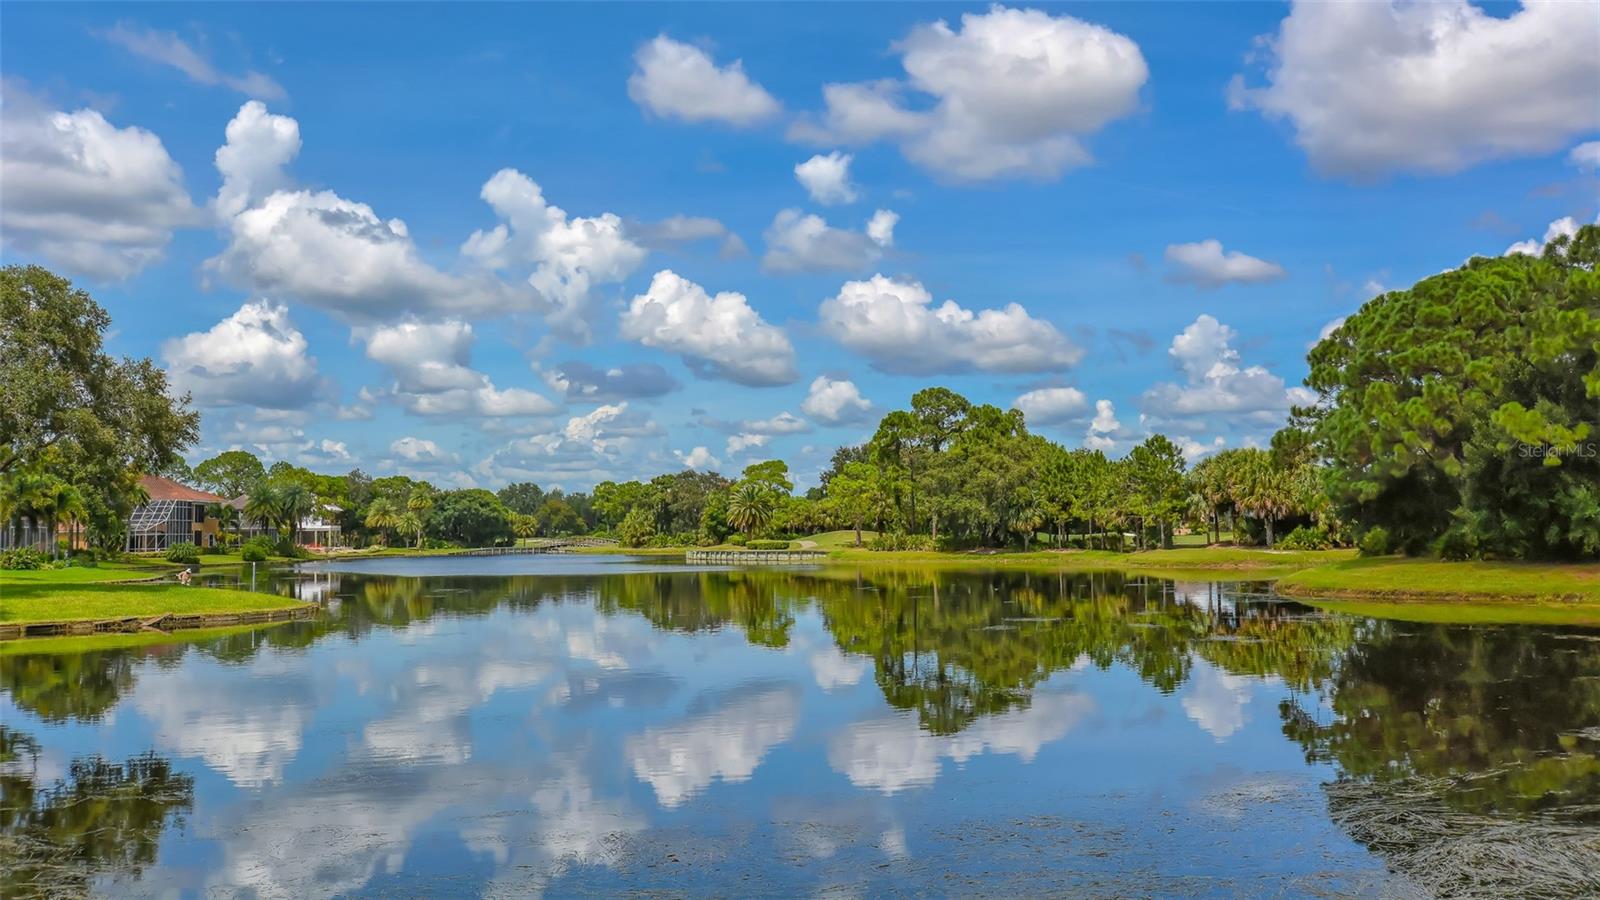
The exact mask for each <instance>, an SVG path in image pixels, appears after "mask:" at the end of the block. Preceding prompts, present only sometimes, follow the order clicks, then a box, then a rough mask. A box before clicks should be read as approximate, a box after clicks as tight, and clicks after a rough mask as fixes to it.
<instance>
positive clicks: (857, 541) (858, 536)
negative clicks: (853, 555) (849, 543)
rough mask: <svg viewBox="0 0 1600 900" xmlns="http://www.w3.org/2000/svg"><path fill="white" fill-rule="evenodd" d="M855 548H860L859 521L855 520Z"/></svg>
mask: <svg viewBox="0 0 1600 900" xmlns="http://www.w3.org/2000/svg"><path fill="white" fill-rule="evenodd" d="M856 546H857V547H859V546H861V520H860V519H857V520H856Z"/></svg>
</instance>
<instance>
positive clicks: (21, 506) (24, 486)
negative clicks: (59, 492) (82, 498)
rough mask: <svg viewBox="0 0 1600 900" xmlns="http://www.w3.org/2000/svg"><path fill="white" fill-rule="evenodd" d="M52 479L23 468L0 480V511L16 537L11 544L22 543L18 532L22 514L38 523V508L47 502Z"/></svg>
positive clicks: (39, 516)
mask: <svg viewBox="0 0 1600 900" xmlns="http://www.w3.org/2000/svg"><path fill="white" fill-rule="evenodd" d="M54 480H55V479H54V478H53V477H52V476H50V475H46V474H44V473H42V472H38V471H33V470H30V469H24V470H22V471H19V472H16V473H15V474H13V475H12V476H10V477H9V478H6V479H4V481H0V512H3V513H4V515H5V520H6V521H7V523H9V525H10V526H11V528H12V531H13V536H14V537H15V538H16V539H15V540H13V541H12V545H13V546H16V545H20V544H21V543H22V540H21V536H20V534H18V532H19V531H20V529H21V527H22V517H23V516H25V515H26V516H28V517H30V518H32V519H33V520H34V524H35V525H38V524H39V519H40V518H41V515H40V512H39V511H40V508H41V507H44V506H47V505H48V504H49V496H50V491H51V487H52V485H51V482H52V481H54Z"/></svg>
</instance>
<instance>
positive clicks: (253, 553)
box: [239, 536, 278, 562]
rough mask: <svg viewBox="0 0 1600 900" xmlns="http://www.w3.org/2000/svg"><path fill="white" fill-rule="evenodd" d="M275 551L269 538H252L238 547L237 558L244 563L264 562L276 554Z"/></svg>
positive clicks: (274, 546)
mask: <svg viewBox="0 0 1600 900" xmlns="http://www.w3.org/2000/svg"><path fill="white" fill-rule="evenodd" d="M277 549H278V548H277V545H276V544H274V543H273V542H272V539H271V538H269V537H265V536H259V537H253V538H251V539H250V540H248V541H245V542H244V543H243V544H240V545H239V556H240V558H241V559H243V560H244V561H245V562H266V561H267V557H269V556H271V555H273V554H274V553H275V552H277Z"/></svg>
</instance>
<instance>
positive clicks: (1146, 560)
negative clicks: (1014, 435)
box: [828, 547, 1354, 579]
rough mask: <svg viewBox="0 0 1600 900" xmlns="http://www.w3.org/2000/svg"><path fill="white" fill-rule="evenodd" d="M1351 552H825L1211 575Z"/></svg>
mask: <svg viewBox="0 0 1600 900" xmlns="http://www.w3.org/2000/svg"><path fill="white" fill-rule="evenodd" d="M1353 555H1354V551H1351V550H1263V549H1255V548H1250V547H1180V548H1176V549H1172V550H1143V551H1139V552H1136V553H1114V552H1112V551H1109V550H1035V551H1031V552H1028V553H1020V552H981V551H973V552H945V551H921V550H905V551H877V550H863V549H857V548H845V549H840V550H832V551H830V552H829V555H828V561H829V562H831V563H853V564H860V565H870V566H873V567H878V568H882V567H896V566H917V567H934V568H953V569H1012V568H1021V569H1051V570H1056V569H1066V570H1070V571H1075V572H1108V571H1141V572H1150V573H1152V574H1157V573H1163V574H1170V573H1182V574H1200V573H1204V574H1208V575H1210V576H1211V577H1215V578H1221V579H1228V578H1233V577H1237V578H1252V579H1255V578H1275V577H1278V576H1280V575H1286V574H1289V573H1291V572H1297V571H1299V570H1301V569H1305V568H1307V567H1310V566H1321V565H1325V564H1327V563H1330V562H1334V561H1337V560H1346V559H1349V558H1351V557H1352V556H1353Z"/></svg>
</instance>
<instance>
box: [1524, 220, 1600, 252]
mask: <svg viewBox="0 0 1600 900" xmlns="http://www.w3.org/2000/svg"><path fill="white" fill-rule="evenodd" d="M1595 221H1596V224H1600V219H1596V220H1595ZM1577 233H1578V220H1577V219H1574V218H1573V217H1572V216H1562V217H1561V218H1559V219H1557V220H1555V221H1554V222H1551V223H1550V225H1549V226H1548V227H1547V228H1545V230H1544V239H1543V240H1537V241H1535V240H1526V241H1517V242H1516V243H1515V244H1512V245H1511V246H1509V247H1507V248H1506V252H1505V255H1506V256H1510V255H1511V254H1513V253H1524V254H1527V255H1528V256H1538V255H1540V254H1542V253H1544V248H1545V246H1546V245H1548V244H1549V243H1550V242H1551V241H1553V240H1555V239H1556V238H1558V237H1574V236H1576V235H1577Z"/></svg>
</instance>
